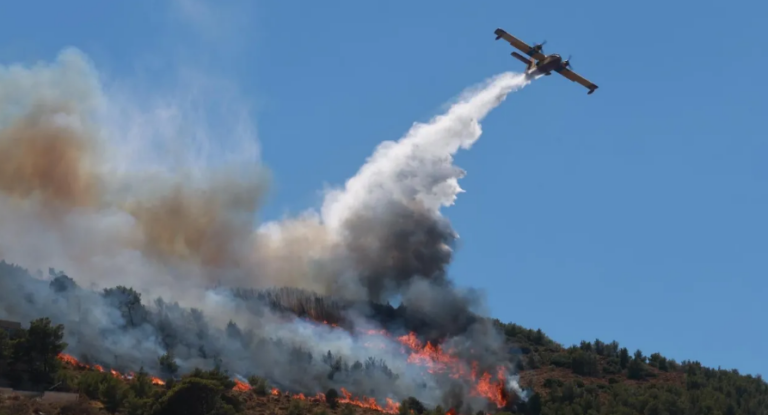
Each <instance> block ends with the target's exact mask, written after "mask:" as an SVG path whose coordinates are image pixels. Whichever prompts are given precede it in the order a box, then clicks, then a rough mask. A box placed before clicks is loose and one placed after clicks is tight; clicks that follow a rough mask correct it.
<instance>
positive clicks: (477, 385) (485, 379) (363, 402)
mask: <svg viewBox="0 0 768 415" xmlns="http://www.w3.org/2000/svg"><path fill="white" fill-rule="evenodd" d="M323 323H324V324H326V325H329V326H332V327H334V328H336V327H338V325H336V324H329V323H327V322H323ZM362 333H363V334H365V335H369V336H384V337H387V338H392V337H393V336H391V335H390V334H389V333H388V332H387V331H386V330H365V331H362ZM394 339H395V340H396V341H397V342H398V343H400V344H401V345H402V346H403V349H402V351H403V352H404V353H407V354H408V360H407V361H408V363H411V364H415V365H419V366H423V367H425V368H426V370H427V371H428V372H429V373H445V374H447V375H449V376H451V377H453V378H456V379H466V380H468V381H470V382H471V383H472V384H473V387H472V389H471V391H470V394H471V395H472V396H478V397H484V398H486V399H488V400H489V401H490V402H493V403H494V404H495V405H496V406H497V407H498V408H503V407H505V406H507V403H508V394H507V389H506V379H507V376H506V370H505V368H504V366H499V367H498V368H497V373H496V376H495V377H494V376H493V375H492V374H491V373H489V372H487V371H484V372H483V373H482V374H478V372H479V370H478V364H477V362H471V363H469V364H468V363H467V362H465V361H463V360H461V359H459V358H458V357H457V356H455V355H453V354H452V353H453V351H452V350H443V348H442V347H441V346H440V345H434V344H432V343H431V342H427V343H426V344H423V343H422V342H421V341H420V340H419V339H418V337H417V336H416V334H415V333H413V332H411V333H408V334H406V335H403V336H400V337H396V338H394ZM364 345H365V346H366V347H371V348H384V347H386V346H385V344H384V343H380V342H366V343H364ZM406 349H408V350H406ZM59 359H60V360H61V361H63V362H65V363H67V364H70V365H72V366H76V367H81V368H86V369H94V370H98V371H100V372H105V370H104V368H103V367H102V366H100V365H92V366H89V365H86V364H84V363H81V362H79V361H78V360H77V359H75V358H74V357H72V356H70V355H68V354H64V353H62V354H60V355H59ZM109 372H110V373H111V374H112V376H115V377H117V378H122V379H126V380H130V379H132V378H133V377H134V374H133V373H129V374H128V375H122V374H120V373H119V372H117V371H116V370H114V369H110V370H109ZM150 379H151V380H152V383H153V384H155V385H164V384H165V382H163V381H162V380H161V379H159V378H156V377H150ZM234 382H235V386H234V387H233V388H232V390H233V391H236V392H247V391H250V390H251V386H250V385H249V384H248V383H246V382H242V381H240V380H237V379H234ZM340 393H341V395H342V396H340V397H339V398H338V399H337V401H338V402H339V403H341V404H349V405H354V406H357V407H360V408H367V409H372V410H376V411H380V412H386V413H391V414H395V413H398V411H399V409H400V404H399V403H397V402H394V401H392V400H391V399H389V398H387V399H386V401H387V403H386V405H384V406H381V405H379V403H378V402H377V401H376V399H375V398H369V397H365V396H363V397H361V398H355V397H353V396H352V393H350V392H349V391H348V390H346V389H345V388H340ZM270 394H271V395H272V396H275V397H280V396H281V395H286V396H289V397H290V398H292V399H300V400H307V401H315V402H325V395H324V394H322V393H317V394H315V395H314V396H310V397H307V396H305V395H304V394H303V393H297V394H290V393H287V392H286V393H282V392H281V391H280V390H279V389H277V388H272V390H271V392H270ZM451 411H452V412H451ZM455 414H456V412H455V411H454V410H453V409H451V410H450V411H449V412H448V413H447V415H455Z"/></svg>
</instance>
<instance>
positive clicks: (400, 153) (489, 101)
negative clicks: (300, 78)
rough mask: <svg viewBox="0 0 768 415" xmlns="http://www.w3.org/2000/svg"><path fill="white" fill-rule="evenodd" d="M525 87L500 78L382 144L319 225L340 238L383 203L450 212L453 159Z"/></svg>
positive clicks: (455, 189)
mask: <svg viewBox="0 0 768 415" xmlns="http://www.w3.org/2000/svg"><path fill="white" fill-rule="evenodd" d="M529 82H530V79H529V78H528V77H527V76H526V75H522V74H515V73H504V74H501V75H498V76H495V77H493V78H491V79H489V80H488V81H486V82H485V83H484V85H482V86H481V87H474V88H472V89H471V91H467V92H466V93H464V94H463V95H462V97H461V98H460V100H459V102H457V103H456V104H454V105H453V106H451V108H450V109H449V110H448V111H447V112H446V113H445V114H442V115H440V116H438V117H435V118H434V119H433V120H431V121H430V122H428V123H426V124H420V123H416V124H414V125H413V127H411V129H410V131H408V133H407V134H406V135H405V136H404V137H403V138H401V139H400V140H399V141H397V142H392V141H386V142H383V143H381V144H380V145H379V146H378V148H377V149H376V151H375V152H374V154H373V155H372V156H371V157H370V158H369V159H368V161H367V162H366V163H365V165H363V167H361V168H360V170H359V171H358V172H357V174H356V175H355V176H354V177H352V178H351V179H349V180H348V181H347V183H346V184H345V186H344V188H343V189H338V190H333V191H331V192H329V193H328V194H327V195H326V197H325V200H324V203H323V206H322V219H323V221H324V222H325V224H326V225H327V226H328V227H329V228H330V229H332V230H333V231H334V233H336V232H340V231H341V228H342V227H343V224H344V222H345V221H346V220H347V219H349V218H350V217H351V216H354V214H355V213H356V212H360V211H365V210H369V209H375V208H376V207H377V206H381V205H382V204H383V203H382V202H385V201H389V200H398V201H401V202H403V203H411V202H412V201H414V200H415V201H418V202H420V203H421V204H422V205H423V206H424V207H426V208H427V209H428V211H429V212H430V213H432V214H434V215H439V209H440V208H441V207H443V206H450V205H452V204H453V203H454V201H455V200H456V196H457V195H458V194H459V193H461V192H462V189H461V187H459V184H458V179H460V178H462V177H463V176H464V173H465V172H464V171H463V170H461V169H460V168H458V167H456V166H454V165H453V155H454V154H455V153H456V152H457V151H458V150H459V148H462V149H465V150H466V149H469V148H470V147H471V146H472V144H474V143H475V141H477V140H478V139H479V138H480V135H481V134H482V129H481V128H480V121H482V119H483V118H485V116H486V115H488V113H489V112H490V111H491V110H492V109H494V108H495V107H496V106H498V105H499V104H501V102H502V101H504V99H505V98H506V96H507V94H509V93H510V92H512V91H514V90H517V89H519V88H522V87H524V86H525V85H527V84H528V83H529Z"/></svg>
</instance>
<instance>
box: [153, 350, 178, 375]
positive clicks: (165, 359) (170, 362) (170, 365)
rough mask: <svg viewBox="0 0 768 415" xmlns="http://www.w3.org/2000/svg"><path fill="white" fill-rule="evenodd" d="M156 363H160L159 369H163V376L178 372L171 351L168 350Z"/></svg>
mask: <svg viewBox="0 0 768 415" xmlns="http://www.w3.org/2000/svg"><path fill="white" fill-rule="evenodd" d="M157 363H159V364H160V370H162V371H163V374H164V375H165V376H174V375H176V374H177V373H178V372H179V365H178V364H177V363H176V360H175V359H174V357H173V354H172V353H171V352H168V353H166V354H164V355H162V356H160V357H159V358H158V359H157Z"/></svg>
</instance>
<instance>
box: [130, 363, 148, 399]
mask: <svg viewBox="0 0 768 415" xmlns="http://www.w3.org/2000/svg"><path fill="white" fill-rule="evenodd" d="M129 388H130V390H131V392H133V396H135V397H136V398H139V399H145V398H149V396H150V395H151V394H152V379H150V377H149V374H147V372H146V371H144V366H142V367H141V368H140V369H139V372H138V373H137V374H136V376H135V377H134V378H133V380H132V381H131V383H130V385H129Z"/></svg>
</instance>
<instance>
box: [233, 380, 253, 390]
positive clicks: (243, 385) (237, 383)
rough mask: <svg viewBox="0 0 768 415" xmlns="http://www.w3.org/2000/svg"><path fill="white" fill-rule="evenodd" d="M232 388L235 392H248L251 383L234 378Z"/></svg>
mask: <svg viewBox="0 0 768 415" xmlns="http://www.w3.org/2000/svg"><path fill="white" fill-rule="evenodd" d="M232 390H233V391H237V392H248V391H249V390H251V385H249V384H247V383H245V382H241V381H239V380H237V379H235V387H234V388H232Z"/></svg>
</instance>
